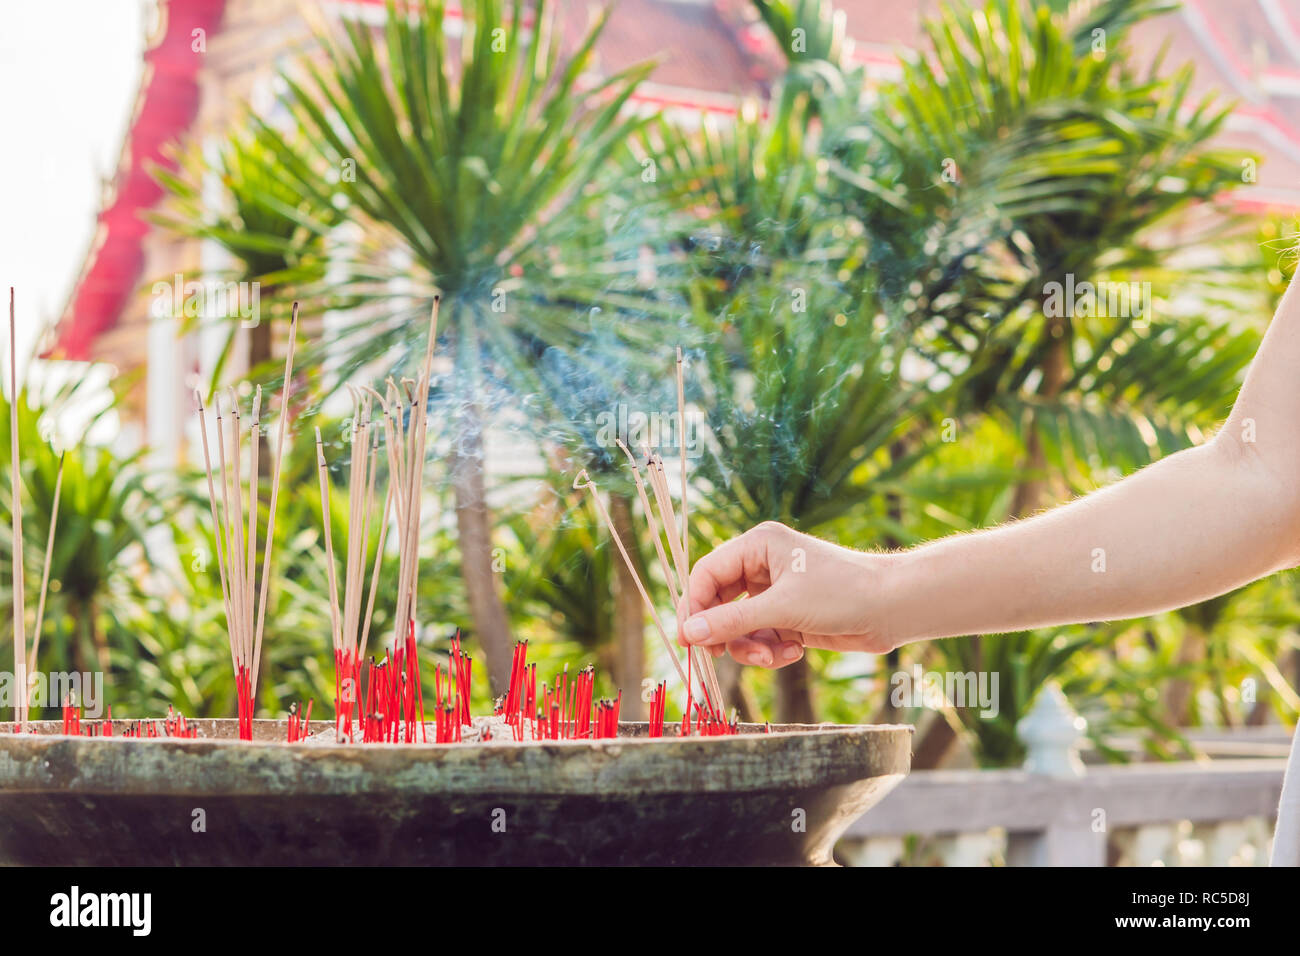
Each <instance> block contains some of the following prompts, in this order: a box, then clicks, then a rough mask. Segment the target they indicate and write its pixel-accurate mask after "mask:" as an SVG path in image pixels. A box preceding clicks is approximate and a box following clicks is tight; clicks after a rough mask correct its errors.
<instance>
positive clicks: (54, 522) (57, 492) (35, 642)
mask: <svg viewBox="0 0 1300 956" xmlns="http://www.w3.org/2000/svg"><path fill="white" fill-rule="evenodd" d="M63 460H64V455H60V456H59V474H58V477H57V478H55V479H54V504H53V506H52V507H51V509H50V534H49V537H48V538H46V540H45V566H44V567H43V568H42V569H41V596H40V598H39V600H38V601H37V602H36V630H35V631H34V632H33V634H32V649H31V653H30V654H29V656H28V658H27V670H28V672H29V673H31V672H34V671H35V670H36V656H37V653H38V652H39V650H40V647H41V629H42V628H43V627H44V624H45V597H46V595H47V594H49V591H50V562H51V560H52V559H53V557H54V530H55V529H56V528H57V527H58V526H59V498H60V497H61V496H62V495H63Z"/></svg>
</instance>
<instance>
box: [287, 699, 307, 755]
mask: <svg viewBox="0 0 1300 956" xmlns="http://www.w3.org/2000/svg"><path fill="white" fill-rule="evenodd" d="M311 705H312V701H310V700H309V701H307V710H306V713H305V714H304V715H303V716H301V717H300V716H299V715H298V711H299V706H298V704H290V705H289V720H288V725H289V728H288V736H287V740H286V742H287V743H291V744H296V743H297V742H298V741H300V740H306V739H307V737H308V736H309V735H310V733H311Z"/></svg>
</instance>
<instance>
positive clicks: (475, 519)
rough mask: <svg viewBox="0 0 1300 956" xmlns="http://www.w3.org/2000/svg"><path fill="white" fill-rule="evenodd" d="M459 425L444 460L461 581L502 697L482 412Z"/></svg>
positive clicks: (469, 413)
mask: <svg viewBox="0 0 1300 956" xmlns="http://www.w3.org/2000/svg"><path fill="white" fill-rule="evenodd" d="M461 421H462V424H461V430H460V434H459V435H458V436H457V437H458V438H459V441H458V442H452V450H451V455H450V460H449V464H450V467H451V480H452V487H453V489H454V490H455V493H456V528H457V531H458V533H459V539H460V540H459V543H460V561H461V577H462V578H463V580H464V582H465V594H466V597H467V598H468V600H469V612H470V617H471V618H472V619H473V621H474V631H475V634H476V636H477V637H478V640H479V643H480V644H481V645H482V646H483V653H484V655H485V656H486V657H487V669H488V680H489V682H490V683H491V686H492V693H493V695H499V694H504V693H505V691H506V688H507V686H508V685H509V683H510V659H511V651H510V647H511V639H510V621H509V618H508V617H507V616H506V608H505V604H503V603H502V601H501V591H500V588H499V587H498V582H497V574H496V571H495V569H494V568H493V566H492V564H493V562H492V516H491V513H490V512H489V511H488V506H487V482H486V479H485V477H484V473H483V466H484V454H483V417H482V410H481V409H480V408H479V407H478V406H477V405H474V404H472V403H471V404H469V405H468V406H467V407H466V409H465V414H464V416H463V417H462V420H461Z"/></svg>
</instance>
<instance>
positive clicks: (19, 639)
mask: <svg viewBox="0 0 1300 956" xmlns="http://www.w3.org/2000/svg"><path fill="white" fill-rule="evenodd" d="M18 445H19V442H18V336H17V333H16V332H15V330H14V289H13V286H10V287H9V473H10V486H9V488H10V496H11V498H12V503H11V505H10V509H9V510H10V512H11V513H12V515H13V538H12V544H13V553H14V558H13V560H14V563H13V605H14V676H15V677H16V678H17V683H18V694H17V696H16V697H15V698H14V721H15V722H16V723H17V724H18V730H20V731H21V730H22V729H23V725H24V724H25V723H27V630H26V628H27V620H26V618H27V613H26V610H27V609H26V607H24V604H23V581H24V578H23V501H22V490H21V487H20V484H19V479H20V477H21V474H22V472H21V469H20V463H21V461H22V458H21V456H20V454H19V447H18Z"/></svg>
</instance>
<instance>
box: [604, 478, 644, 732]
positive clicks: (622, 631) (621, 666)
mask: <svg viewBox="0 0 1300 956" xmlns="http://www.w3.org/2000/svg"><path fill="white" fill-rule="evenodd" d="M609 517H610V520H611V521H613V523H614V532H615V533H616V534H617V535H618V536H619V538H620V539H621V540H623V541H628V542H635V541H636V528H635V527H634V526H633V523H632V503H631V502H630V501H629V500H628V499H627V497H626V496H625V495H617V494H611V495H610V496H609ZM635 550H636V549H635V548H633V552H632V553H633V556H634V559H635V558H636V557H637V555H636V554H635ZM611 564H612V565H613V568H614V581H613V592H614V680H615V681H616V682H617V684H618V686H619V687H621V688H623V705H622V713H623V716H624V719H626V720H645V718H646V705H645V701H643V700H642V699H641V680H642V678H644V677H645V672H646V668H645V611H644V610H643V609H642V607H641V595H640V594H639V593H638V592H637V589H636V583H635V582H634V581H633V579H632V572H631V571H629V570H628V567H627V565H626V564H625V563H624V562H622V561H613V562H611ZM642 576H643V577H644V574H642Z"/></svg>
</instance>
